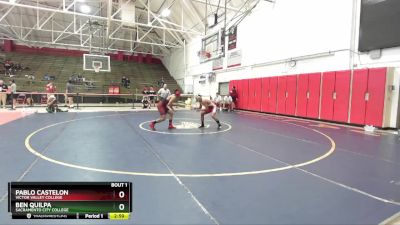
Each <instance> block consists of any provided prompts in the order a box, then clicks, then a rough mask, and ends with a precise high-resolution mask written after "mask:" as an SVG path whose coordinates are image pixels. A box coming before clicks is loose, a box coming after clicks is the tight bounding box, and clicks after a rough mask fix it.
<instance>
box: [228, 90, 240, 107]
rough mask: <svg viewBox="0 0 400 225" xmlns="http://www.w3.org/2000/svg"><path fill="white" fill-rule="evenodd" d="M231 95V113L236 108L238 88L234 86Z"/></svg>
mask: <svg viewBox="0 0 400 225" xmlns="http://www.w3.org/2000/svg"><path fill="white" fill-rule="evenodd" d="M229 95H230V96H231V97H232V104H231V111H233V110H234V109H235V108H236V101H237V99H238V93H237V91H236V87H235V86H233V87H232V90H231V91H230V92H229Z"/></svg>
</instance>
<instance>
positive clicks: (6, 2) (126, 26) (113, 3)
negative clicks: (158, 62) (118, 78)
mask: <svg viewBox="0 0 400 225" xmlns="http://www.w3.org/2000/svg"><path fill="white" fill-rule="evenodd" d="M259 1H260V0H0V38H1V39H12V40H15V42H17V43H22V44H25V45H28V46H39V47H50V46H58V47H65V48H70V49H81V50H89V49H90V50H92V51H94V52H110V51H118V50H123V51H126V52H131V53H152V54H154V55H167V54H169V53H170V51H171V50H173V49H175V48H182V47H183V44H184V40H185V41H188V40H190V39H192V38H194V37H198V36H204V35H205V34H207V33H208V31H210V28H209V25H208V24H207V23H208V22H207V21H208V18H213V15H215V14H217V15H218V23H219V24H221V25H222V24H224V19H225V15H226V22H227V24H232V23H234V22H235V21H236V20H238V19H240V18H241V17H243V16H245V15H246V13H248V12H249V10H250V9H251V8H253V7H254V6H255V5H256V4H258V2H259ZM225 6H226V7H225ZM85 8H86V9H89V10H90V12H87V11H85ZM168 10H169V12H170V13H169V15H167V14H168ZM132 15H133V16H132ZM129 17H131V18H129ZM133 18H134V19H133ZM127 21H129V22H127ZM209 23H210V22H209Z"/></svg>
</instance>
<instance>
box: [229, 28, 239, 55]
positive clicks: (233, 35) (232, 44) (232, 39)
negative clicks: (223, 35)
mask: <svg viewBox="0 0 400 225" xmlns="http://www.w3.org/2000/svg"><path fill="white" fill-rule="evenodd" d="M236 42H237V26H234V27H230V28H229V32H228V51H229V50H232V49H235V48H236Z"/></svg>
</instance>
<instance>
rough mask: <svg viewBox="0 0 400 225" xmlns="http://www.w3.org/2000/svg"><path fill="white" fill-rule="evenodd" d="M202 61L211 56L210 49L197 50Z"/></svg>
mask: <svg viewBox="0 0 400 225" xmlns="http://www.w3.org/2000/svg"><path fill="white" fill-rule="evenodd" d="M197 55H198V56H199V58H200V60H201V61H206V60H207V59H209V58H211V53H210V52H208V51H199V52H197Z"/></svg>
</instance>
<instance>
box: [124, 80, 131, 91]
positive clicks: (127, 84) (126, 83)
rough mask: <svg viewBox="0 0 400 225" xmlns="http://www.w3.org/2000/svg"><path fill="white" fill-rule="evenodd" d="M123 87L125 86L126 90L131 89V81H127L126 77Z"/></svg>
mask: <svg viewBox="0 0 400 225" xmlns="http://www.w3.org/2000/svg"><path fill="white" fill-rule="evenodd" d="M125 85H126V88H128V89H129V88H131V80H129V78H128V77H127V78H126V81H125Z"/></svg>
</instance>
